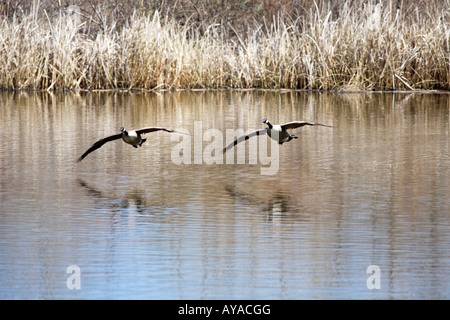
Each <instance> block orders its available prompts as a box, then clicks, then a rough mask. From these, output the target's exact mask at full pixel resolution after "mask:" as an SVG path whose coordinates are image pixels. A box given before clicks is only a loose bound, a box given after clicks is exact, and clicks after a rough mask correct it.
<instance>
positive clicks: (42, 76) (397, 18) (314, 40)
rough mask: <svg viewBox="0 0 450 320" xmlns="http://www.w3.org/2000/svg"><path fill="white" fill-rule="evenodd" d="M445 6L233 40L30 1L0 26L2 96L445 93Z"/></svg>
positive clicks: (345, 7) (359, 11)
mask: <svg viewBox="0 0 450 320" xmlns="http://www.w3.org/2000/svg"><path fill="white" fill-rule="evenodd" d="M441 8H447V10H441ZM448 8H450V2H449V0H445V1H443V3H442V5H441V6H437V5H430V6H423V7H420V8H419V7H417V6H416V7H414V6H413V5H411V6H409V7H408V8H407V10H401V9H400V8H399V7H398V5H397V1H384V2H375V1H367V2H364V4H363V5H362V6H357V5H353V4H352V2H350V1H348V2H345V3H343V4H342V5H340V6H339V7H338V8H336V7H331V6H330V5H326V3H325V2H320V3H319V4H316V3H314V5H311V6H310V7H309V9H308V10H306V9H305V8H303V10H302V14H301V15H298V16H297V17H295V18H292V17H290V16H286V15H282V14H277V15H274V16H273V17H272V18H271V19H270V20H265V19H262V20H261V21H262V22H261V23H259V24H258V23H255V25H254V26H253V27H252V28H251V29H248V30H247V31H246V32H242V30H241V29H240V30H237V28H236V27H234V26H233V25H231V24H227V23H225V22H223V21H222V23H211V24H209V25H206V24H205V23H204V21H203V22H202V23H200V24H199V23H198V19H197V20H195V19H192V20H188V19H186V20H184V21H183V23H181V22H180V21H178V20H176V19H174V18H168V16H167V15H164V16H163V15H161V14H160V13H159V12H158V11H156V12H155V13H154V14H152V15H148V14H143V13H140V12H138V11H135V12H134V13H133V15H131V16H130V17H129V19H127V20H126V22H123V23H122V25H121V26H120V28H119V27H118V26H117V24H116V23H115V22H114V21H110V22H108V21H107V19H106V18H105V19H103V20H104V21H103V20H102V19H97V20H98V21H97V20H95V17H87V16H86V15H85V14H83V13H82V12H79V13H76V12H75V13H74V12H69V11H67V10H63V11H59V12H58V13H57V14H52V15H50V14H49V13H48V12H47V11H46V10H43V9H41V8H40V7H39V5H38V4H37V3H35V6H34V7H32V8H30V10H29V12H27V13H26V14H22V15H21V16H20V17H19V16H18V15H12V16H6V15H5V16H3V17H2V18H0V19H1V20H0V30H1V33H0V61H1V62H2V63H1V64H0V88H4V89H46V90H55V89H88V90H92V89H116V88H124V89H130V88H139V89H182V88H270V89H272V88H286V89H321V90H416V89H425V90H430V89H434V90H449V89H450V80H449V78H450V67H449V66H450V24H449V21H450V10H449V9H448ZM92 21H95V24H96V25H97V26H99V25H100V23H99V21H101V28H97V29H96V31H95V32H93V31H92V30H93V29H92V28H91V25H92Z"/></svg>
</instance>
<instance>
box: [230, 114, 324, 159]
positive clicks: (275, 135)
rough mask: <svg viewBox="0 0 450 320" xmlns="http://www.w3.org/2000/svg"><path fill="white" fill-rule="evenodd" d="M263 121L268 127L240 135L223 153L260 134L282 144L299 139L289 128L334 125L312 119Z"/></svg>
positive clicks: (265, 119)
mask: <svg viewBox="0 0 450 320" xmlns="http://www.w3.org/2000/svg"><path fill="white" fill-rule="evenodd" d="M263 123H265V124H267V128H265V129H261V130H257V131H254V132H251V133H249V134H247V135H245V136H242V137H239V138H237V139H236V140H234V141H233V142H232V143H230V144H229V145H228V146H227V147H225V148H224V149H223V153H225V152H227V151H228V150H230V149H231V148H233V147H234V146H235V145H237V144H238V143H240V142H242V141H245V140H248V139H250V138H251V137H254V136H259V135H263V134H267V135H268V136H269V137H270V138H272V139H274V140H275V141H277V142H278V143H279V144H280V145H281V144H283V143H285V142H289V141H291V140H292V139H297V138H298V137H297V136H294V135H291V134H290V133H289V132H287V130H288V129H295V128H299V127H303V126H323V127H332V126H329V125H327V124H322V123H317V122H311V121H291V122H288V123H285V124H275V125H272V124H271V123H270V122H269V120H267V118H264V120H263Z"/></svg>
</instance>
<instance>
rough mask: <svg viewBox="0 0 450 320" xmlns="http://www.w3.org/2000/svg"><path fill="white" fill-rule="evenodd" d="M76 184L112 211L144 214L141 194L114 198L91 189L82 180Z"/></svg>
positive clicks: (136, 193)
mask: <svg viewBox="0 0 450 320" xmlns="http://www.w3.org/2000/svg"><path fill="white" fill-rule="evenodd" d="M78 184H79V185H80V186H81V187H83V189H85V190H86V192H87V194H88V195H89V196H91V197H93V198H96V199H98V200H102V201H104V202H105V203H107V204H108V207H109V208H110V209H112V210H114V211H124V210H125V211H136V212H137V213H139V214H142V213H144V211H145V210H146V208H147V206H146V205H145V201H144V197H143V196H142V193H141V192H138V191H136V192H129V193H127V195H126V197H115V196H113V195H111V193H108V195H106V194H105V193H104V192H102V191H100V190H98V189H96V188H94V187H92V186H91V185H89V184H88V183H86V182H85V181H84V180H83V179H81V178H79V179H78Z"/></svg>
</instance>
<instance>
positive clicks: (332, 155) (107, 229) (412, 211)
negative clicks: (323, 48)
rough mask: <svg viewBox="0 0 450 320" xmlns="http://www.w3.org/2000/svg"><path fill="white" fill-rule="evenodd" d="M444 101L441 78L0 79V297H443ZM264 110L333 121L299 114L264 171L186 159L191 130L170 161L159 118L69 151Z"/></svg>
mask: <svg viewBox="0 0 450 320" xmlns="http://www.w3.org/2000/svg"><path fill="white" fill-rule="evenodd" d="M449 114H450V100H449V95H448V94H379V93H372V94H361V93H305V92H265V91H224V92H221V91H217V92H178V93H168V92H161V93H121V92H114V93H113V92H110V93H66V94H50V93H1V94H0V123H1V126H0V135H1V137H2V139H1V140H0V283H1V287H0V298H2V299H318V298H320V299H430V298H434V299H448V298H450V285H449V283H450V272H449V268H448V266H449V264H450V253H449V249H450V219H449V218H450V197H449V195H450V176H449V169H450V160H449ZM265 117H267V118H269V120H271V121H272V122H273V123H284V122H288V121H292V120H311V121H316V122H321V123H326V124H330V125H333V128H325V127H303V128H300V129H297V130H293V131H292V133H294V134H296V135H297V136H299V138H298V139H296V140H293V141H291V142H289V143H286V144H284V145H282V147H281V148H280V150H279V151H280V159H279V167H278V170H277V172H276V174H273V175H262V174H261V168H263V167H267V166H266V165H263V164H261V163H260V162H258V163H256V164H250V163H249V161H250V160H249V152H250V150H248V149H247V150H246V154H247V158H246V163H244V164H237V163H235V162H234V163H233V164H230V163H228V164H227V163H226V161H224V163H223V164H218V163H213V164H206V163H205V162H202V163H201V164H194V141H193V140H192V150H191V152H192V154H191V159H192V162H191V164H180V165H177V164H174V162H173V159H172V158H173V155H172V151H173V148H174V147H175V146H176V145H177V144H178V143H179V141H181V138H180V137H177V138H176V139H174V138H173V136H172V135H171V134H168V133H165V132H158V133H152V134H148V135H147V136H146V137H147V138H148V140H147V142H146V143H145V144H144V145H143V146H142V147H141V148H139V149H134V148H132V147H131V146H129V145H126V144H124V143H122V142H121V141H115V142H110V143H108V144H106V145H104V146H103V147H102V148H101V149H98V150H97V151H95V152H93V153H92V154H90V155H89V156H88V157H87V158H86V159H84V160H83V161H82V162H81V163H79V164H75V160H76V159H77V158H78V157H79V156H80V155H81V154H82V153H83V152H84V151H85V150H86V149H87V148H88V147H89V146H90V145H91V144H92V143H93V142H95V141H96V140H97V139H100V138H102V137H104V136H106V135H109V134H113V133H116V132H118V129H119V128H120V127H121V126H122V125H123V126H125V127H126V128H131V129H132V128H140V127H145V126H153V125H155V126H166V127H170V128H175V129H179V130H184V131H185V132H189V133H190V134H191V138H192V139H194V137H195V136H194V131H195V130H196V128H195V124H197V125H198V124H199V123H200V124H201V133H204V132H206V131H207V130H209V129H213V130H216V132H222V133H223V134H224V140H225V133H226V130H227V129H243V130H250V129H260V128H263V127H264V125H263V124H262V123H261V120H262V119H263V118H265ZM197 129H198V127H197ZM263 138H264V137H263ZM178 139H180V140H178ZM255 139H256V138H255ZM266 139H267V138H266ZM212 141H213V140H211V141H209V140H205V141H202V142H201V145H200V147H201V149H200V150H202V151H203V150H205V148H207V146H208V145H210V144H211V143H212ZM197 143H198V141H197ZM223 143H225V141H223ZM248 144H249V141H248V142H247V143H246V145H248ZM197 147H198V145H197ZM183 152H187V150H183ZM225 159H226V158H224V160H225ZM71 265H76V266H78V267H79V268H80V273H81V275H80V280H81V289H68V287H67V279H68V278H69V277H70V275H71V274H68V273H66V270H67V268H68V266H71ZM371 265H376V266H378V267H379V268H380V273H379V276H380V277H379V280H380V289H369V288H368V286H367V279H368V278H369V276H370V274H368V273H367V268H368V267H369V266H371Z"/></svg>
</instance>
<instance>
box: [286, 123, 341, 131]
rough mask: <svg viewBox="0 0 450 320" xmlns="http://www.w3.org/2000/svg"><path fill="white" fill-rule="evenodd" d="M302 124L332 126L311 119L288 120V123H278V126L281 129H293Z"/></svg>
mask: <svg viewBox="0 0 450 320" xmlns="http://www.w3.org/2000/svg"><path fill="white" fill-rule="evenodd" d="M303 126H323V127H332V126H329V125H327V124H322V123H317V122H311V121H291V122H288V123H285V124H280V127H281V129H282V130H287V129H295V128H298V127H303Z"/></svg>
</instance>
